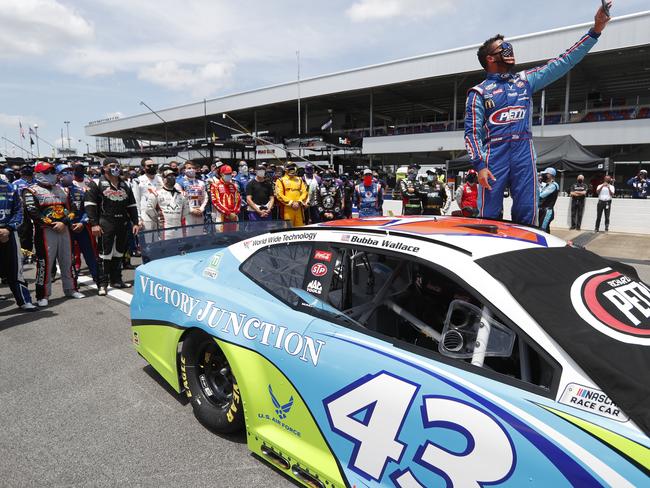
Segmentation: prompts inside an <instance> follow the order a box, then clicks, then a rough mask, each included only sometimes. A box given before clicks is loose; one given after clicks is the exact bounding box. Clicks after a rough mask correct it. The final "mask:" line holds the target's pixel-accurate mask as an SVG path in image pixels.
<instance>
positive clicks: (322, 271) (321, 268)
mask: <svg viewBox="0 0 650 488" xmlns="http://www.w3.org/2000/svg"><path fill="white" fill-rule="evenodd" d="M311 274H313V275H314V276H315V277H317V278H320V277H321V276H325V275H326V274H327V266H325V265H324V264H323V263H316V264H314V265H313V266H312V267H311Z"/></svg>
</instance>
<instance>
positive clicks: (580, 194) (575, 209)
mask: <svg viewBox="0 0 650 488" xmlns="http://www.w3.org/2000/svg"><path fill="white" fill-rule="evenodd" d="M569 195H570V196H571V229H576V230H580V226H581V225H582V214H583V213H584V210H585V199H586V197H587V185H585V177H584V176H583V175H578V178H577V179H576V182H575V183H574V184H573V185H571V188H570V190H569Z"/></svg>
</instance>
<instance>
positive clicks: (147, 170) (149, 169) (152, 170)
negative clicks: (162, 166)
mask: <svg viewBox="0 0 650 488" xmlns="http://www.w3.org/2000/svg"><path fill="white" fill-rule="evenodd" d="M144 172H145V173H147V174H148V175H155V174H156V167H155V166H148V167H146V168H145V169H144Z"/></svg>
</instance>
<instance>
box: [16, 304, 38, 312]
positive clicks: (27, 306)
mask: <svg viewBox="0 0 650 488" xmlns="http://www.w3.org/2000/svg"><path fill="white" fill-rule="evenodd" d="M20 309H21V310H38V309H37V308H36V306H35V305H34V304H33V303H24V304H22V305H21V306H20Z"/></svg>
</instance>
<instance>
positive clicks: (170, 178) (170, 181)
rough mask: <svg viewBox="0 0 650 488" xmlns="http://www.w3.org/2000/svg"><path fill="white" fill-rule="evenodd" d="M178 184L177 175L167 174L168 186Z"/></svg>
mask: <svg viewBox="0 0 650 488" xmlns="http://www.w3.org/2000/svg"><path fill="white" fill-rule="evenodd" d="M175 184H176V177H175V176H174V175H168V176H165V186H167V187H168V188H173V186H174V185H175Z"/></svg>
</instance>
